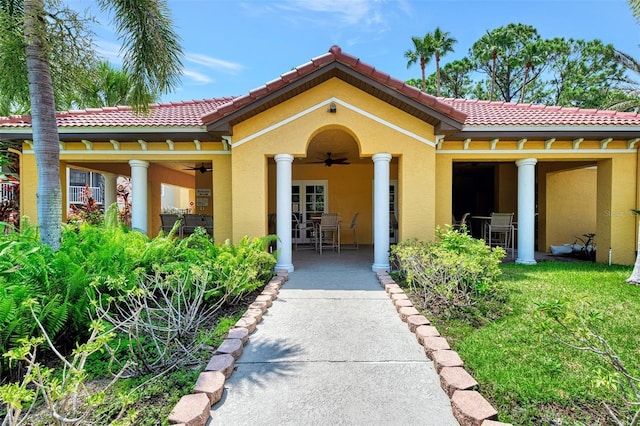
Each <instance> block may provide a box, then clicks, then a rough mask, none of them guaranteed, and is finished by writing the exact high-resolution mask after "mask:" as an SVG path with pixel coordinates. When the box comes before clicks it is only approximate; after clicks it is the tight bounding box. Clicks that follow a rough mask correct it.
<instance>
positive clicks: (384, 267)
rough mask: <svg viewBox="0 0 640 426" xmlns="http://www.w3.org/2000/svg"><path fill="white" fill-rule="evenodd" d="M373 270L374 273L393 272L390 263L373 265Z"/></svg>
mask: <svg viewBox="0 0 640 426" xmlns="http://www.w3.org/2000/svg"><path fill="white" fill-rule="evenodd" d="M371 270H372V271H373V272H376V271H380V270H383V271H387V272H389V271H390V270H391V265H389V264H388V263H386V264H385V263H374V264H373V265H371Z"/></svg>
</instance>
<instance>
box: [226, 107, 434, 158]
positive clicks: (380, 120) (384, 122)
mask: <svg viewBox="0 0 640 426" xmlns="http://www.w3.org/2000/svg"><path fill="white" fill-rule="evenodd" d="M332 102H333V103H336V104H338V105H341V106H343V107H345V108H348V109H350V110H352V111H354V112H356V113H358V114H360V115H363V116H365V117H367V118H369V119H371V120H374V121H376V122H377V123H380V124H382V125H384V126H386V127H389V128H391V129H393V130H395V131H397V132H399V133H402V134H404V135H406V136H409V137H411V138H413V139H415V140H417V141H418V142H422V143H424V144H425V145H429V146H431V147H432V148H435V146H436V144H435V142H433V141H430V140H429V139H427V138H424V137H422V136H420V135H417V134H415V133H413V132H410V131H409V130H406V129H404V128H402V127H400V126H398V125H396V124H393V123H391V122H389V121H387V120H384V119H383V118H381V117H378V116H376V115H374V114H371V113H369V112H367V111H365V110H363V109H361V108H358V107H356V106H354V105H351V104H350V103H348V102H344V101H342V100H340V99H338V98H336V97H332V98H329V99H327V100H325V101H322V102H320V103H319V104H316V105H313V106H311V107H309V108H307V109H305V110H302V111H300V112H299V113H297V114H294V115H292V116H291V117H287V118H286V119H284V120H281V121H279V122H277V123H275V124H272V125H271V126H269V127H266V128H264V129H262V130H260V131H259V132H256V133H254V134H252V135H249V136H247V137H245V138H244V139H241V140H239V141H237V142H234V143H233V144H232V145H231V148H232V149H233V148H236V147H238V146H240V145H242V144H244V143H246V142H249V141H251V140H253V139H255V138H258V137H260V136H262V135H265V134H267V133H269V132H271V131H273V130H275V129H278V128H280V127H282V126H284V125H286V124H288V123H291V122H293V121H295V120H297V119H299V118H302V117H304V116H305V115H307V114H310V113H311V112H313V111H316V110H318V109H320V108H325V107H327V106H328V105H329V104H330V103H332Z"/></svg>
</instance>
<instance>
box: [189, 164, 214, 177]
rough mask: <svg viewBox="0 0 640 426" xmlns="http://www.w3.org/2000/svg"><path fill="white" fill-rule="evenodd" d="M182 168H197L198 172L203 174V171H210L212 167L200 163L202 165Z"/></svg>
mask: <svg viewBox="0 0 640 426" xmlns="http://www.w3.org/2000/svg"><path fill="white" fill-rule="evenodd" d="M183 170H197V171H199V172H200V173H203V174H204V173H206V172H210V171H212V170H213V169H212V168H211V167H206V166H205V165H204V163H202V165H200V166H195V167H187V168H185V169H183Z"/></svg>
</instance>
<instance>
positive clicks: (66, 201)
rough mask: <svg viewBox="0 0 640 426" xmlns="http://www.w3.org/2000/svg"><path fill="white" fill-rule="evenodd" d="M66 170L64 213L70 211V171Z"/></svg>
mask: <svg viewBox="0 0 640 426" xmlns="http://www.w3.org/2000/svg"><path fill="white" fill-rule="evenodd" d="M66 169H67V199H66V200H64V202H65V210H64V211H65V212H68V211H69V210H70V209H71V203H70V202H69V191H70V190H71V188H70V186H71V184H70V183H69V182H71V169H70V168H69V167H66Z"/></svg>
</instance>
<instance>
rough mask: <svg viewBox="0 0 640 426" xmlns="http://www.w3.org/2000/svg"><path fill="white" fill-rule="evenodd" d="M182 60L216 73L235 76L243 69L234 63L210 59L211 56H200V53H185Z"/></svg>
mask: <svg viewBox="0 0 640 426" xmlns="http://www.w3.org/2000/svg"><path fill="white" fill-rule="evenodd" d="M184 59H185V61H187V62H192V63H194V64H198V65H204V66H205V67H207V68H211V69H213V70H216V71H224V72H227V73H229V74H235V73H237V72H239V71H241V70H242V69H243V68H244V67H243V66H242V65H241V64H238V63H236V62H230V61H224V60H222V59H216V58H212V57H211V56H207V55H202V54H200V53H185V55H184Z"/></svg>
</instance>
